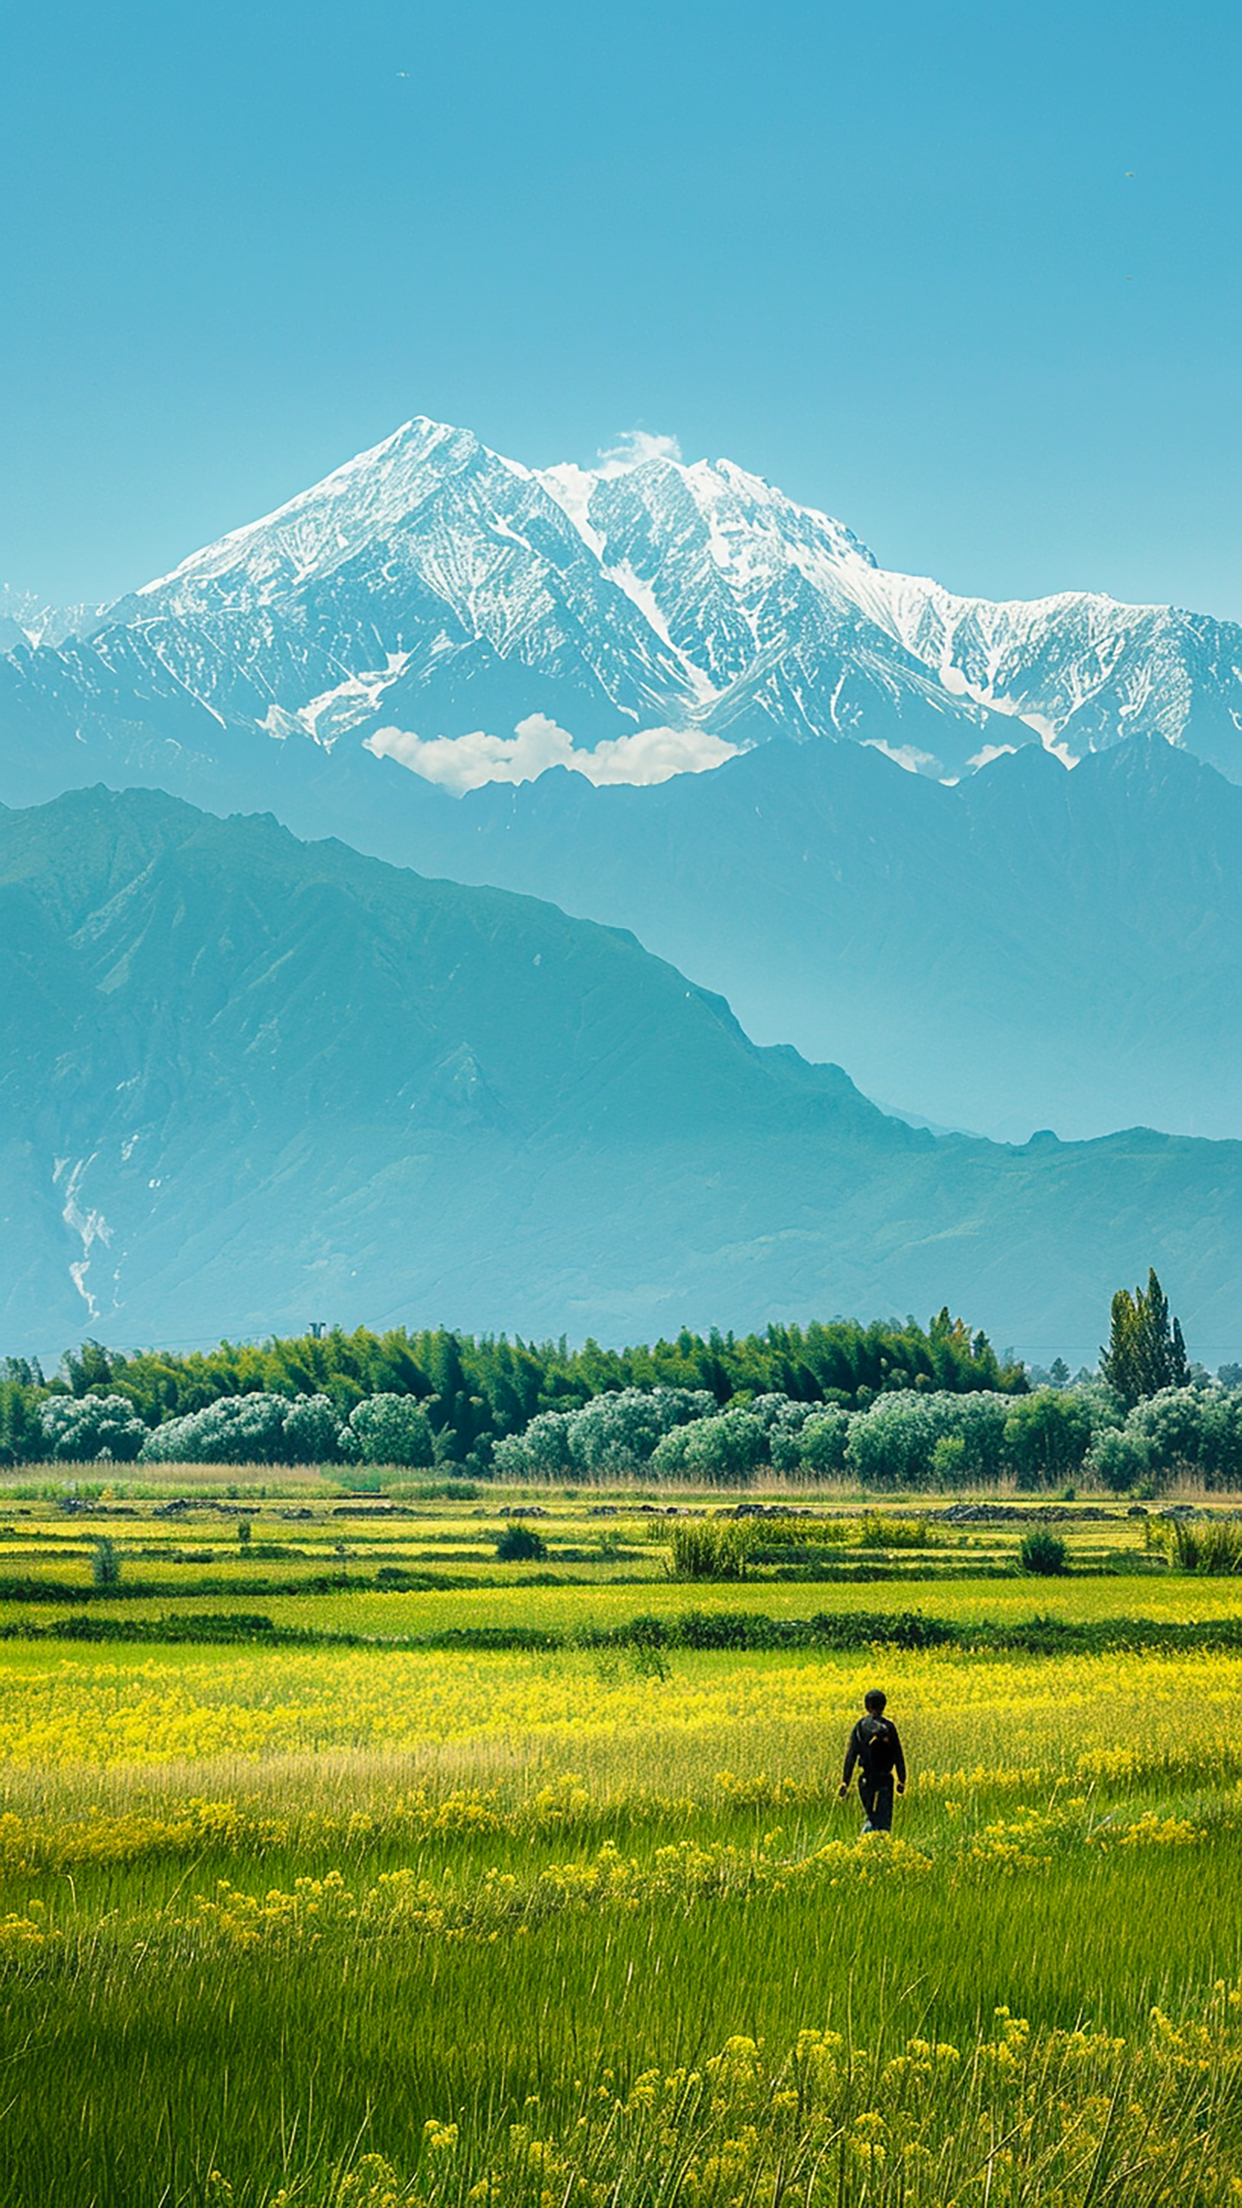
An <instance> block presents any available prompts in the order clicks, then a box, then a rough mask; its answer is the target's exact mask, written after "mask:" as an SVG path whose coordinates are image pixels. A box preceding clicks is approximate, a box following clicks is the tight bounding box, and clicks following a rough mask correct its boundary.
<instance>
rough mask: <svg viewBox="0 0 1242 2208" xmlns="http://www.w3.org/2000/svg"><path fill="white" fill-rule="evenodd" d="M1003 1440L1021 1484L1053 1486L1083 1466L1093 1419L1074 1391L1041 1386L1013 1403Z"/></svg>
mask: <svg viewBox="0 0 1242 2208" xmlns="http://www.w3.org/2000/svg"><path fill="white" fill-rule="evenodd" d="M1004 1443H1005V1456H1006V1458H1007V1460H1008V1462H1009V1463H1010V1464H1011V1465H1012V1467H1013V1470H1014V1473H1015V1475H1016V1477H1017V1482H1018V1486H1019V1487H1022V1488H1028V1489H1029V1488H1035V1487H1053V1486H1055V1485H1056V1484H1057V1482H1058V1481H1064V1480H1067V1479H1068V1478H1069V1477H1070V1475H1071V1474H1072V1473H1074V1472H1077V1471H1078V1470H1079V1469H1080V1467H1081V1465H1082V1461H1083V1458H1084V1457H1085V1456H1086V1454H1087V1450H1088V1448H1089V1447H1090V1444H1091V1420H1090V1418H1089V1416H1088V1414H1087V1412H1086V1410H1085V1409H1084V1407H1083V1405H1082V1404H1081V1403H1078V1402H1076V1401H1075V1399H1074V1397H1073V1396H1072V1395H1069V1394H1067V1393H1065V1392H1064V1391H1063V1390H1062V1389H1060V1388H1040V1389H1039V1391H1038V1393H1037V1394H1035V1395H1027V1396H1023V1397H1021V1398H1020V1399H1019V1401H1018V1402H1017V1403H1015V1404H1014V1406H1013V1409H1012V1410H1011V1411H1010V1413H1009V1416H1008V1417H1007V1419H1006V1420H1005V1430H1004Z"/></svg>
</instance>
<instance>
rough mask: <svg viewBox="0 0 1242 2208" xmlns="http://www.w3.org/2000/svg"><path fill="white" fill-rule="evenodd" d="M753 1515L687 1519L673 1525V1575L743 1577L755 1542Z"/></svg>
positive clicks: (687, 1577)
mask: <svg viewBox="0 0 1242 2208" xmlns="http://www.w3.org/2000/svg"><path fill="white" fill-rule="evenodd" d="M755 1536H756V1526H755V1521H754V1520H753V1519H745V1520H742V1521H737V1520H735V1521H733V1522H732V1523H730V1522H729V1521H728V1520H725V1521H723V1522H722V1521H721V1520H720V1519H712V1518H708V1519H703V1518H699V1519H690V1520H685V1521H683V1522H682V1523H681V1524H679V1525H676V1526H674V1527H673V1540H672V1549H673V1573H674V1576H675V1577H676V1578H677V1579H745V1577H746V1566H747V1562H748V1560H749V1557H750V1552H751V1549H752V1548H753V1547H754V1545H755Z"/></svg>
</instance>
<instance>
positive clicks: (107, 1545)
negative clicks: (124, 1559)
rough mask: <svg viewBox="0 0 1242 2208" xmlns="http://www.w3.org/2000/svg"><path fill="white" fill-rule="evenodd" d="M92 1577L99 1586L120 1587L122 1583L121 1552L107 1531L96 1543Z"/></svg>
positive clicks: (92, 1559) (92, 1562)
mask: <svg viewBox="0 0 1242 2208" xmlns="http://www.w3.org/2000/svg"><path fill="white" fill-rule="evenodd" d="M91 1578H92V1579H93V1580H94V1582H95V1585H96V1586H97V1587H119V1586H120V1584H121V1552H120V1550H119V1549H118V1548H117V1545H116V1543H115V1541H112V1540H110V1539H109V1537H108V1535H107V1534H106V1533H105V1534H103V1535H102V1536H101V1537H100V1539H99V1540H98V1541H97V1542H96V1543H95V1554H94V1556H93V1557H92V1558H91Z"/></svg>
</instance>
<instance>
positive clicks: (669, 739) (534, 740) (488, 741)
mask: <svg viewBox="0 0 1242 2208" xmlns="http://www.w3.org/2000/svg"><path fill="white" fill-rule="evenodd" d="M365 749H366V750H367V751H371V752H374V754H375V756H376V758H377V759H395V760H396V761H397V763H398V765H400V766H403V767H408V768H409V769H410V772H411V773H412V774H417V775H421V776H422V779H423V780H424V781H425V782H435V783H438V784H439V786H440V788H441V789H443V790H449V791H451V792H452V794H453V796H454V797H461V796H463V795H464V793H465V791H467V790H477V789H480V788H481V787H482V785H483V784H484V783H485V782H533V781H535V780H536V779H537V777H538V776H539V775H541V774H545V773H546V772H547V770H548V768H549V767H569V768H571V769H572V770H573V772H574V773H575V774H582V775H585V776H586V779H587V781H588V782H594V783H596V784H597V785H598V784H600V783H604V782H631V783H644V784H645V783H652V782H667V781H668V780H669V779H670V777H671V776H673V775H675V774H702V773H704V772H705V771H706V770H707V769H709V768H711V767H720V766H723V765H724V762H725V760H726V759H735V758H736V757H737V753H738V746H737V745H736V744H727V743H726V742H725V740H724V738H723V737H722V736H709V735H708V734H707V733H706V731H705V730H703V729H697V728H690V729H681V728H641V729H639V730H637V732H636V733H635V734H634V735H633V736H614V737H611V738H609V739H608V740H607V741H606V742H604V743H602V744H597V745H596V746H595V749H594V751H588V750H586V749H585V748H581V749H580V748H579V746H578V745H577V744H575V742H574V739H573V737H572V736H571V735H570V734H569V733H568V731H567V730H565V729H563V728H558V727H557V725H556V722H555V721H552V720H549V719H548V716H547V714H546V713H532V714H530V715H529V716H528V718H527V719H526V720H524V721H519V722H518V725H517V727H516V729H515V730H514V732H513V734H512V736H489V735H487V734H486V732H485V731H484V730H483V729H481V728H479V729H475V730H473V732H472V733H471V734H470V735H468V736H415V735H414V734H413V733H412V732H411V731H410V730H408V729H403V728H379V729H376V731H375V733H374V735H373V736H368V737H367V738H366V742H365Z"/></svg>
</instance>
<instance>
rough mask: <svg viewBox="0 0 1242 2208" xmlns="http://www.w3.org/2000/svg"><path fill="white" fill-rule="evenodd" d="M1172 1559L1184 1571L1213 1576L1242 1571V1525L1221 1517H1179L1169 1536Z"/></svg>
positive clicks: (1170, 1559) (1170, 1557) (1174, 1521)
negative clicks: (1207, 1518) (1208, 1518)
mask: <svg viewBox="0 0 1242 2208" xmlns="http://www.w3.org/2000/svg"><path fill="white" fill-rule="evenodd" d="M1169 1561H1170V1563H1171V1564H1174V1565H1176V1567H1177V1569H1178V1570H1179V1571H1182V1572H1204V1573H1210V1574H1211V1575H1212V1576H1213V1577H1221V1576H1223V1575H1224V1574H1226V1573H1233V1572H1242V1525H1238V1524H1237V1523H1236V1522H1234V1523H1230V1522H1229V1521H1228V1520H1227V1519H1226V1520H1222V1519H1219V1518H1216V1519H1211V1520H1205V1519H1202V1518H1200V1519H1197V1520H1196V1519H1193V1518H1191V1519H1187V1518H1175V1519H1174V1520H1173V1524H1172V1528H1171V1530H1170V1535H1169Z"/></svg>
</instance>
